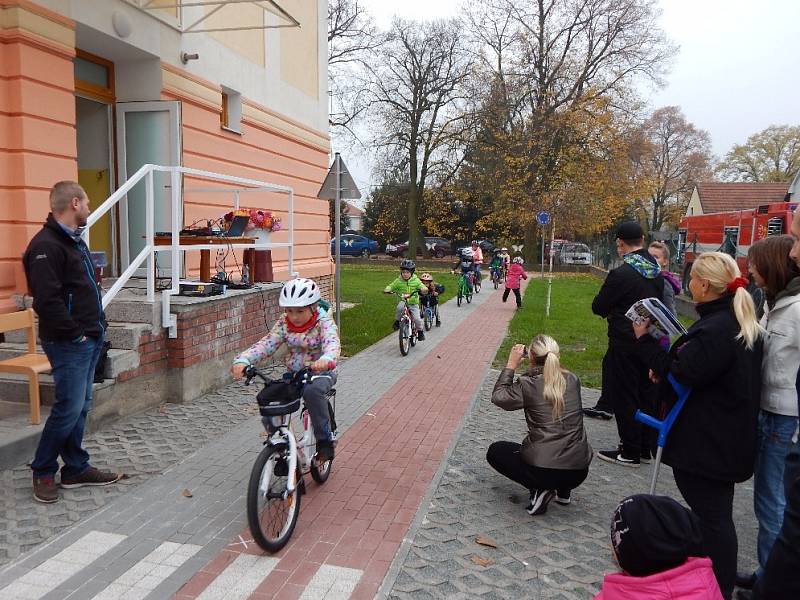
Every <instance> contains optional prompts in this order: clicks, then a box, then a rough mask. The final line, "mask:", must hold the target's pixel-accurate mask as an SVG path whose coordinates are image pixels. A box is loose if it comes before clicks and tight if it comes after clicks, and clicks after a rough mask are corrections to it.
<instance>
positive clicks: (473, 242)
mask: <svg viewBox="0 0 800 600" xmlns="http://www.w3.org/2000/svg"><path fill="white" fill-rule="evenodd" d="M470 245H472V246H477V245H478V240H472V242H470Z"/></svg>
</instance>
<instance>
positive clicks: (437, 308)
mask: <svg viewBox="0 0 800 600" xmlns="http://www.w3.org/2000/svg"><path fill="white" fill-rule="evenodd" d="M433 316H434V317H435V318H436V326H437V327H441V326H442V322H441V319H439V305H438V304H436V305H435V306H434V307H433Z"/></svg>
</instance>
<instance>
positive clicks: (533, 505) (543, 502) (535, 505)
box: [525, 490, 556, 515]
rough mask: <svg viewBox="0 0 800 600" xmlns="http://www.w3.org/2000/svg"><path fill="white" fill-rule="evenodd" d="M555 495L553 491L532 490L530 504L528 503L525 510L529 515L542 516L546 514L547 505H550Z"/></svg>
mask: <svg viewBox="0 0 800 600" xmlns="http://www.w3.org/2000/svg"><path fill="white" fill-rule="evenodd" d="M555 495H556V493H555V492H554V491H553V490H533V492H532V493H531V499H530V502H528V506H526V507H525V510H526V511H528V514H529V515H543V514H544V513H546V512H547V505H548V504H550V501H551V500H552V499H553V497H554V496H555Z"/></svg>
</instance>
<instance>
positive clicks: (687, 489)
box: [672, 469, 738, 600]
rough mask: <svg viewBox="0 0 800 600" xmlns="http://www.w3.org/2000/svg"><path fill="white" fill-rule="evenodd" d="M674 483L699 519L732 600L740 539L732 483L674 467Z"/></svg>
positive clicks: (724, 594)
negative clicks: (735, 521)
mask: <svg viewBox="0 0 800 600" xmlns="http://www.w3.org/2000/svg"><path fill="white" fill-rule="evenodd" d="M672 473H673V475H674V476H675V483H676V484H677V486H678V489H679V490H680V492H681V495H682V496H683V499H684V500H686V503H687V504H688V505H689V508H691V509H692V512H693V513H694V514H695V515H697V517H698V519H700V532H701V533H702V534H703V546H704V548H705V551H706V552H707V553H708V557H709V558H710V559H711V562H712V563H713V565H714V575H715V576H716V577H717V583H718V584H719V588H720V591H721V592H722V597H723V598H724V599H725V600H730V597H731V594H733V585H734V583H735V581H736V557H737V553H738V541H737V539H736V526H735V525H734V523H733V487H734V484H733V482H727V481H716V480H714V479H707V478H705V477H701V476H699V475H695V474H693V473H687V472H686V471H681V470H680V469H673V470H672Z"/></svg>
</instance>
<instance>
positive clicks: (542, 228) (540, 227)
mask: <svg viewBox="0 0 800 600" xmlns="http://www.w3.org/2000/svg"><path fill="white" fill-rule="evenodd" d="M539 229H541V230H542V281H544V227H542V226H541V225H540V226H539ZM552 251H553V249H552V248H550V252H552Z"/></svg>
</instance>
